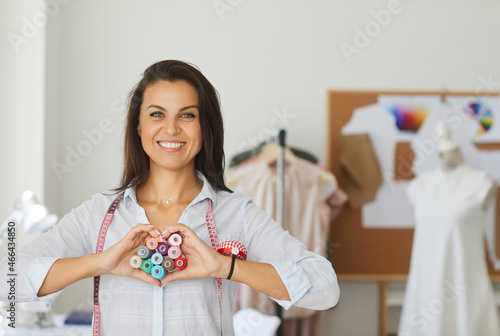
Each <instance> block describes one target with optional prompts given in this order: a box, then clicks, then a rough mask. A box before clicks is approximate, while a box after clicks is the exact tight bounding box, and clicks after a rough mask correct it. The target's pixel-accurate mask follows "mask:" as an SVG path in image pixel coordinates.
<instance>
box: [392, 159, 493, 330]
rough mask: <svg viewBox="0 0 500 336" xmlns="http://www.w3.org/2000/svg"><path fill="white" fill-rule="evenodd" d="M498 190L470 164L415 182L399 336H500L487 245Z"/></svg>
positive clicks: (434, 172)
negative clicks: (488, 204)
mask: <svg viewBox="0 0 500 336" xmlns="http://www.w3.org/2000/svg"><path fill="white" fill-rule="evenodd" d="M493 186H494V182H493V180H492V179H491V177H490V176H489V175H488V174H487V173H485V172H482V171H479V170H477V169H474V168H472V167H470V166H469V165H467V164H466V163H461V164H459V165H458V166H457V167H455V168H453V169H451V170H448V171H444V170H442V169H437V170H435V171H432V172H428V173H423V174H420V175H419V176H417V177H416V178H415V179H414V180H413V181H412V182H411V184H410V186H409V187H408V196H409V198H410V201H411V203H412V204H413V206H414V210H415V223H416V224H415V233H414V237H413V249H412V256H411V266H410V274H409V278H408V282H407V289H406V293H405V300H404V305H403V311H402V314H401V320H400V324H399V332H398V335H399V336H416V335H425V336H438V335H439V336H447V335H449V336H498V335H500V327H499V322H498V315H497V310H496V306H495V300H494V295H493V289H492V286H491V282H490V279H489V276H488V270H487V267H486V261H485V249H484V243H483V226H484V222H485V215H486V210H485V208H486V206H485V202H490V201H491V198H490V197H488V195H491V194H490V192H491V190H492V188H493ZM488 200H489V201H488Z"/></svg>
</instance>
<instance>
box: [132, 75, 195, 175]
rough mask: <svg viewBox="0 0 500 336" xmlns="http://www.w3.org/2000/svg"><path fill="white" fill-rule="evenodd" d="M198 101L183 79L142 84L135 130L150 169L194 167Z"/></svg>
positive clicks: (193, 89)
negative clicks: (143, 90)
mask: <svg viewBox="0 0 500 336" xmlns="http://www.w3.org/2000/svg"><path fill="white" fill-rule="evenodd" d="M198 104H199V98H198V92H197V91H196V89H195V88H194V87H192V86H191V85H190V84H188V83H187V82H185V81H177V82H168V81H160V82H157V83H155V84H153V85H150V86H148V87H147V88H146V91H145V92H144V97H143V101H142V105H141V112H140V115H139V126H138V127H137V131H138V133H139V136H140V137H141V142H142V147H143V148H144V151H145V152H146V154H147V155H148V156H149V161H150V166H151V169H154V168H155V167H154V166H157V167H158V168H163V169H167V170H175V171H178V170H182V169H193V170H194V158H195V156H196V154H198V152H199V151H200V149H201V145H202V136H201V126H200V111H199V110H198Z"/></svg>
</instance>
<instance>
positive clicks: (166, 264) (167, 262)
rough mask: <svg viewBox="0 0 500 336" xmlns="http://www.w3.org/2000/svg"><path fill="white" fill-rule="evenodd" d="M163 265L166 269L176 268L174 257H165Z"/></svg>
mask: <svg viewBox="0 0 500 336" xmlns="http://www.w3.org/2000/svg"><path fill="white" fill-rule="evenodd" d="M161 266H162V267H163V268H164V269H165V271H172V270H173V269H174V268H175V263H174V261H173V260H172V258H169V257H165V258H164V259H163V262H162V263H161Z"/></svg>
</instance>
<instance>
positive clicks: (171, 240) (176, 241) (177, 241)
mask: <svg viewBox="0 0 500 336" xmlns="http://www.w3.org/2000/svg"><path fill="white" fill-rule="evenodd" d="M167 243H168V245H170V246H180V245H181V244H182V237H181V235H180V234H178V233H172V234H171V235H170V237H168V240H167Z"/></svg>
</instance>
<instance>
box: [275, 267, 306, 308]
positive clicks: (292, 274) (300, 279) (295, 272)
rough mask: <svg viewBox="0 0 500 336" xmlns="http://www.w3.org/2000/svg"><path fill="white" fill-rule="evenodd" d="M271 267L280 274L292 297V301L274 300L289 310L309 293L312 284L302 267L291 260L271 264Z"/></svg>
mask: <svg viewBox="0 0 500 336" xmlns="http://www.w3.org/2000/svg"><path fill="white" fill-rule="evenodd" d="M271 265H273V267H274V268H275V269H276V272H278V275H279V276H280V278H281V281H283V283H284V284H285V287H286V289H287V290H288V295H289V296H290V300H276V299H273V298H272V299H273V300H274V301H276V302H277V303H278V304H279V305H280V306H282V307H283V308H285V309H288V308H290V307H291V306H293V305H294V304H295V303H296V302H297V301H298V300H300V299H301V298H302V297H303V296H304V294H306V293H307V291H308V290H309V289H310V288H311V286H312V285H311V282H310V281H309V278H308V277H307V276H306V273H305V272H304V270H303V269H302V267H300V266H299V265H297V263H295V262H293V261H291V260H287V261H283V262H278V263H271Z"/></svg>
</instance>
